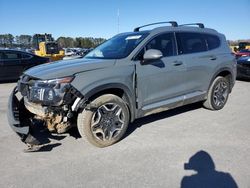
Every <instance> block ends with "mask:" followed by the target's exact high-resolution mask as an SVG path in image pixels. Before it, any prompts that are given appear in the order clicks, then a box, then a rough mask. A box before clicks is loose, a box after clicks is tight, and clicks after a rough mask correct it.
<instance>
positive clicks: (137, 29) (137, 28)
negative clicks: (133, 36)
mask: <svg viewBox="0 0 250 188" xmlns="http://www.w3.org/2000/svg"><path fill="white" fill-rule="evenodd" d="M165 23H169V24H171V25H172V27H178V24H177V22H176V21H169V22H156V23H151V24H147V25H143V26H140V27H136V28H135V29H134V32H137V31H140V29H141V28H143V27H147V26H151V25H157V24H165Z"/></svg>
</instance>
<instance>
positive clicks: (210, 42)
mask: <svg viewBox="0 0 250 188" xmlns="http://www.w3.org/2000/svg"><path fill="white" fill-rule="evenodd" d="M204 37H205V39H206V42H207V46H208V49H209V50H213V49H215V48H218V47H219V46H220V39H219V37H217V36H215V35H209V34H204Z"/></svg>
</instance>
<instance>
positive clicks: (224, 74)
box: [208, 68, 234, 93]
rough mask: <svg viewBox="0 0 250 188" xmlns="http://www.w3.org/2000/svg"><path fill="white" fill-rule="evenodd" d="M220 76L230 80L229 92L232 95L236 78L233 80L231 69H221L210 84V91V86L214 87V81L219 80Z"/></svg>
mask: <svg viewBox="0 0 250 188" xmlns="http://www.w3.org/2000/svg"><path fill="white" fill-rule="evenodd" d="M218 76H222V77H225V78H228V80H229V86H230V88H229V92H230V93H231V91H232V88H233V86H234V78H233V72H232V71H231V70H230V69H229V68H221V69H219V70H218V71H217V72H216V73H215V74H214V75H213V77H212V79H211V81H210V84H209V87H208V89H209V88H210V86H211V85H212V83H213V81H214V79H215V78H217V77H218Z"/></svg>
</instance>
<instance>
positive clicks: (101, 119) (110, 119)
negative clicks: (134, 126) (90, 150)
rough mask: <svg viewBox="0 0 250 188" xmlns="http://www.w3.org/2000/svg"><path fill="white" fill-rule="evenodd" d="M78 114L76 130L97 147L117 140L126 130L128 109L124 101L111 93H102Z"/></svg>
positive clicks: (108, 144)
mask: <svg viewBox="0 0 250 188" xmlns="http://www.w3.org/2000/svg"><path fill="white" fill-rule="evenodd" d="M90 106H93V107H92V108H91V109H84V110H83V112H82V113H80V114H79V115H78V122H77V126H78V130H79V132H80V134H81V136H82V137H83V138H84V137H85V138H87V140H88V141H89V142H90V143H92V144H93V145H95V146H97V147H106V146H110V145H112V144H114V143H116V142H118V141H119V140H120V139H121V138H122V137H123V136H124V133H125V132H126V130H127V127H128V123H129V110H128V107H127V105H126V103H125V102H124V101H123V100H122V99H121V98H120V97H118V96H116V95H112V94H105V95H102V96H100V97H98V98H96V99H95V100H93V101H92V102H91V104H90Z"/></svg>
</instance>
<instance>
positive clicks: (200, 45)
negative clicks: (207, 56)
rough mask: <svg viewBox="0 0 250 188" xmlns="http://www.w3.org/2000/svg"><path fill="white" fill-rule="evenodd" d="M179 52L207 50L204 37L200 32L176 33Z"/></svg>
mask: <svg viewBox="0 0 250 188" xmlns="http://www.w3.org/2000/svg"><path fill="white" fill-rule="evenodd" d="M176 39H177V44H178V53H179V54H190V53H196V52H204V51H207V45H206V41H205V39H204V37H203V36H202V34H200V33H176Z"/></svg>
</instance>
